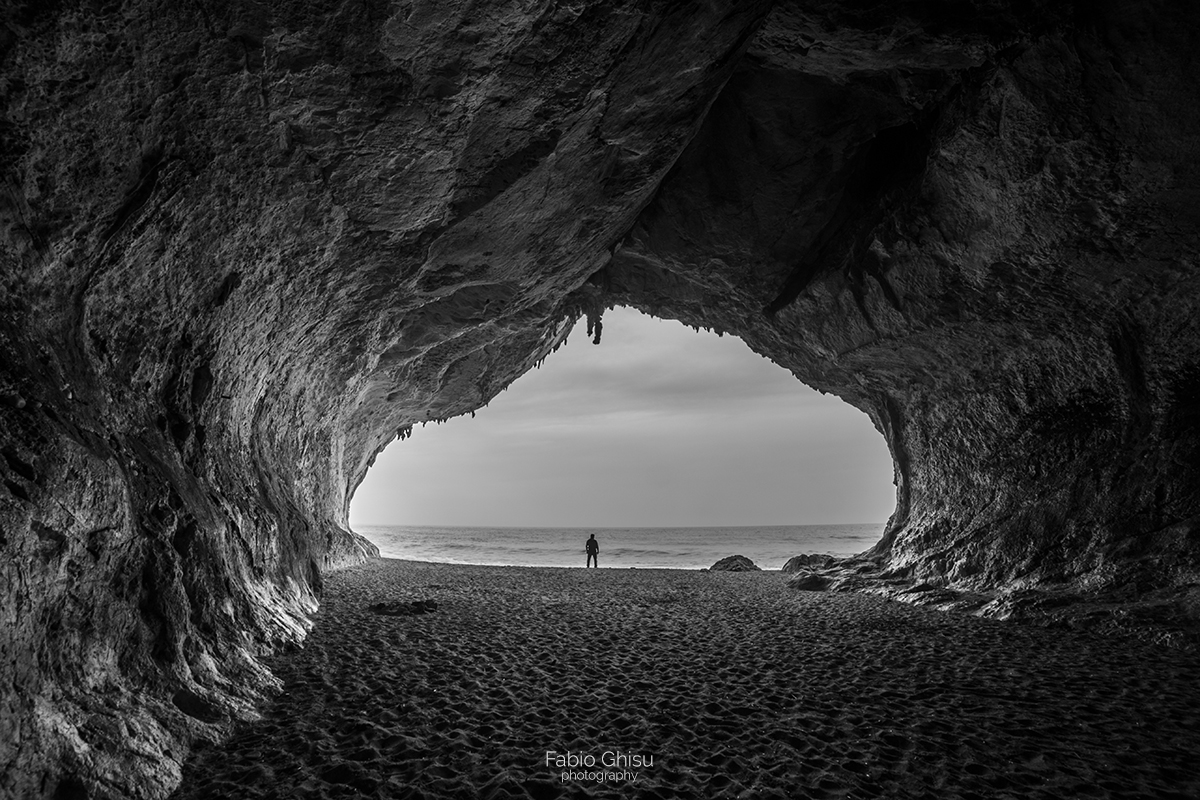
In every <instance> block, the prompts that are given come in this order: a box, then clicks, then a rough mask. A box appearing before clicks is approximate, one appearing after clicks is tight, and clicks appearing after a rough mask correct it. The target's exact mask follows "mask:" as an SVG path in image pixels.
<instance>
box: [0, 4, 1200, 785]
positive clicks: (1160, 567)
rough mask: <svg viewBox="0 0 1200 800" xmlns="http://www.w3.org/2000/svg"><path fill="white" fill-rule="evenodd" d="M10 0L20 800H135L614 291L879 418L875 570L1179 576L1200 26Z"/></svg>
mask: <svg viewBox="0 0 1200 800" xmlns="http://www.w3.org/2000/svg"><path fill="white" fill-rule="evenodd" d="M6 9H7V10H6V11H5V12H4V14H5V16H4V18H3V20H2V25H0V98H2V102H3V106H2V108H3V113H2V114H0V171H2V172H3V177H4V190H3V192H2V193H0V453H2V455H3V459H2V460H0V477H2V479H3V487H0V531H2V535H0V553H2V555H0V594H2V595H3V600H4V601H3V605H0V609H2V611H0V614H3V623H2V626H0V665H3V666H0V677H2V679H3V682H4V686H5V689H4V692H3V695H2V698H3V699H2V702H3V704H4V708H3V709H0V720H2V722H0V764H3V765H5V766H4V773H3V774H4V778H3V787H2V788H3V790H4V791H7V792H10V793H13V794H14V795H15V796H42V795H45V796H53V795H54V793H55V792H59V793H60V794H61V792H63V791H71V790H73V787H84V788H87V790H88V791H91V792H92V793H93V795H92V796H108V795H106V794H105V793H106V792H108V793H110V794H112V796H142V797H157V796H161V795H162V794H163V793H164V792H166V791H167V790H168V789H169V787H170V786H171V785H172V783H173V782H174V781H176V780H177V779H178V770H179V763H180V760H181V759H182V757H183V754H184V753H185V752H186V744H187V743H188V742H190V741H194V740H195V739H197V738H206V737H212V736H214V735H217V733H214V731H219V730H220V728H221V724H222V720H226V721H227V720H228V719H232V718H237V717H238V716H239V715H240V714H244V713H245V712H246V709H248V708H249V707H250V705H251V704H252V703H253V702H254V701H255V700H256V699H258V698H259V697H261V693H262V692H263V691H265V690H267V689H269V688H270V686H271V685H272V680H273V679H272V678H271V676H270V674H269V673H268V672H267V671H266V670H265V669H264V668H263V667H262V666H261V663H260V662H259V660H258V659H259V657H260V656H261V655H262V654H263V653H264V652H267V651H269V650H270V649H271V648H273V647H277V646H279V645H280V644H282V643H286V642H290V641H295V640H296V639H297V638H298V637H300V636H302V635H303V632H304V630H305V628H306V626H307V625H308V622H307V620H308V613H309V612H311V610H312V608H313V607H314V605H315V602H316V600H317V598H318V597H319V594H320V585H321V573H322V571H323V570H327V569H330V568H334V567H336V566H338V565H341V564H347V563H353V562H355V561H357V560H361V559H362V558H364V557H366V556H368V555H370V554H371V552H372V547H371V545H370V544H369V543H367V542H365V541H364V540H362V539H360V538H359V537H357V536H355V535H354V534H352V533H350V532H349V531H348V530H347V529H346V524H345V523H346V510H347V504H348V501H349V497H350V494H351V493H352V491H353V488H354V486H356V485H357V482H358V481H359V480H361V477H362V475H363V474H364V473H365V470H366V469H367V467H368V465H369V464H370V462H371V459H372V458H373V457H374V454H375V453H376V452H377V451H378V450H379V449H381V448H382V447H383V446H385V445H386V444H387V443H388V442H389V441H391V440H392V439H393V438H395V437H396V436H397V435H398V434H402V433H403V432H405V431H406V430H407V429H408V428H410V426H411V425H413V424H415V423H419V422H422V421H426V420H430V419H440V418H446V417H449V416H453V415H457V414H461V413H465V412H468V411H470V410H472V409H475V408H478V407H479V406H480V405H482V404H483V403H485V402H486V401H487V400H489V399H490V398H491V397H493V396H494V395H495V394H496V393H497V392H499V391H500V390H501V389H503V388H504V387H505V386H506V385H508V384H509V383H510V382H511V381H512V380H514V379H515V378H516V377H518V376H519V375H521V374H522V373H523V372H525V371H526V370H528V369H529V368H530V367H531V366H532V365H533V364H534V363H536V362H537V361H538V360H540V359H541V358H543V357H544V356H545V355H546V353H547V352H549V351H550V350H552V349H553V348H554V347H555V346H556V345H557V344H558V343H559V342H561V340H562V338H563V337H564V336H565V335H566V333H567V332H568V330H569V329H570V328H571V325H572V324H573V323H574V322H575V321H576V320H578V319H580V318H582V317H585V316H586V317H589V318H590V319H596V318H597V317H598V316H599V315H600V314H601V313H602V311H603V309H604V308H606V307H609V306H611V305H613V304H624V305H631V306H634V307H636V308H639V309H641V310H643V311H645V312H647V313H650V314H654V315H658V316H662V317H668V318H675V319H679V320H682V321H683V322H686V323H688V324H692V325H698V326H704V327H708V328H713V329H717V330H721V331H724V332H728V333H732V334H735V335H737V336H739V337H741V338H743V339H744V340H745V341H746V342H747V343H748V344H749V345H750V346H751V347H752V348H753V349H755V350H756V351H757V352H759V353H761V354H763V355H765V356H767V357H769V358H771V359H773V360H774V361H776V362H777V363H779V364H781V365H783V366H784V367H786V368H788V369H790V370H791V371H792V372H793V373H795V374H796V375H797V377H798V378H800V379H801V380H803V381H805V382H806V383H809V384H810V385H812V386H814V387H816V388H818V389H821V390H823V391H827V392H833V393H836V394H837V395H839V396H841V397H842V398H844V399H845V400H846V401H847V402H850V403H852V404H854V405H856V406H858V407H859V408H862V409H863V410H864V411H866V412H867V413H868V414H869V415H870V416H871V418H872V420H873V421H874V422H875V424H876V426H877V427H878V428H879V430H880V432H881V433H882V435H884V436H885V437H886V439H887V441H888V444H889V447H890V448H891V451H892V455H893V458H894V461H895V465H896V482H897V499H898V503H897V510H896V514H895V516H894V517H893V518H892V520H891V522H890V524H889V527H888V531H887V533H886V535H885V537H884V539H883V541H881V542H880V544H879V545H878V546H877V547H876V548H875V549H874V551H873V552H872V553H871V554H869V555H870V558H871V559H872V560H871V561H870V562H869V563H871V564H872V565H873V566H872V569H874V570H876V571H877V572H878V574H881V575H886V576H889V577H890V578H891V579H894V580H907V581H910V582H915V581H921V582H927V583H932V584H935V585H944V586H952V587H959V588H964V589H971V590H979V591H1000V590H1004V591H1011V590H1013V589H1016V588H1022V587H1029V586H1046V585H1070V586H1072V587H1075V588H1076V589H1078V590H1080V591H1091V592H1102V593H1109V594H1110V595H1113V596H1118V595H1121V596H1124V595H1137V594H1139V593H1145V592H1147V591H1167V590H1170V589H1172V588H1173V587H1183V586H1187V585H1189V584H1191V583H1195V582H1196V580H1197V578H1196V576H1197V550H1198V546H1197V539H1198V536H1200V534H1197V515H1198V514H1200V501H1198V499H1197V491H1196V486H1197V477H1198V467H1200V399H1198V394H1200V354H1198V352H1197V348H1198V346H1200V330H1198V326H1200V322H1197V320H1198V319H1200V315H1198V314H1197V313H1196V312H1197V306H1198V305H1200V304H1198V303H1197V296H1198V294H1197V278H1198V275H1200V270H1198V269H1197V250H1198V240H1197V230H1198V223H1200V196H1198V194H1200V190H1198V188H1197V187H1198V186H1200V181H1198V180H1197V178H1198V177H1200V176H1198V175H1197V170H1198V169H1200V167H1198V164H1200V161H1198V159H1197V153H1198V152H1200V147H1198V145H1200V141H1198V137H1200V103H1198V102H1197V99H1198V98H1197V87H1198V86H1200V66H1198V64H1197V61H1196V59H1195V56H1194V53H1195V52H1196V50H1197V46H1196V45H1197V38H1198V36H1197V33H1198V31H1200V25H1197V21H1198V20H1197V16H1198V15H1200V9H1198V8H1197V7H1196V6H1195V5H1194V4H1190V3H1186V2H1165V1H1164V2H1145V3H1137V4H1127V3H1117V2H1094V3H1093V2H1088V3H1084V2H1079V3H1075V4H1070V3H1052V2H1034V1H1032V0H1028V1H1026V2H1017V1H1016V0H1013V1H1012V2H1004V1H1003V0H972V1H971V2H899V3H874V2H861V1H858V0H841V1H840V2H832V1H824V2H822V1H821V0H816V1H814V2H807V3H778V4H774V3H767V2H743V3H732V4H715V5H707V6H699V5H692V4H677V3H667V2H663V3H656V2H625V3H623V2H616V1H615V0H614V1H613V2H590V3H584V2H580V3H553V2H547V3H527V4H509V3H500V2H439V3H419V2H417V3H413V2H408V3H403V2H394V3H389V2H377V1H375V0H369V1H368V2H360V1H359V0H355V2H345V3H341V2H334V1H333V0H330V1H329V2H318V1H317V0H310V1H309V2H291V3H283V4H275V3H266V2H244V3H223V2H216V1H213V0H204V1H203V2H200V1H198V2H195V3H190V4H177V3H170V2H165V0H164V1H162V2H157V1H156V0H129V1H128V2H124V3H116V2H99V1H97V2H67V1H64V2H61V3H49V4H48V3H40V2H30V3H24V4H21V3H17V4H15V5H14V4H11V3H10V4H9V5H8V6H6ZM114 719H119V720H123V722H122V723H121V725H115V723H113V722H112V720H114ZM134 728H136V729H137V730H138V731H139V733H138V734H137V745H136V746H134V745H133V744H132V743H131V741H132V740H131V739H130V737H131V736H133V734H131V733H129V731H130V730H132V729H134ZM56 787H58V788H56ZM62 787H66V789H63V788H62ZM61 796H68V795H61Z"/></svg>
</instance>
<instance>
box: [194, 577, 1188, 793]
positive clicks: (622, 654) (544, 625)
mask: <svg viewBox="0 0 1200 800" xmlns="http://www.w3.org/2000/svg"><path fill="white" fill-rule="evenodd" d="M786 579H787V576H786V575H782V574H780V573H777V572H759V573H712V572H701V571H682V570H628V569H622V570H617V569H600V570H584V569H557V568H518V567H471V566H458V565H449V564H429V563H419V562H406V561H395V560H378V561H374V562H372V563H369V564H367V565H364V566H362V567H356V568H353V569H348V570H344V571H341V572H337V573H334V574H331V575H329V576H328V581H327V587H326V596H325V598H324V601H323V604H322V607H321V611H320V613H319V615H318V617H317V620H316V626H315V628H314V630H313V631H312V633H311V635H310V636H309V638H308V640H307V642H306V643H305V646H304V648H303V649H302V650H298V651H296V652H294V653H290V654H287V655H283V656H279V657H277V658H275V659H274V660H272V662H271V666H272V668H273V669H274V670H275V671H276V674H277V675H279V677H280V678H281V679H282V680H283V681H284V685H285V688H284V691H283V693H282V694H281V695H279V696H278V697H277V698H276V699H275V701H274V702H273V703H271V704H269V705H268V706H266V707H264V708H263V709H262V712H263V719H262V720H261V721H260V722H256V723H252V724H247V725H245V726H243V727H242V728H240V729H239V730H238V732H236V733H235V735H234V736H233V737H232V738H230V739H229V740H227V741H226V742H224V743H222V744H220V745H217V746H210V747H207V748H205V749H203V750H200V751H198V752H196V753H195V754H194V755H193V757H192V758H191V760H190V761H189V762H188V764H187V765H186V767H185V770H184V781H183V785H182V786H181V787H180V789H179V790H178V792H177V793H176V794H175V795H174V797H176V798H180V800H183V799H184V798H189V799H191V798H212V797H239V798H335V797H339V798H340V797H370V798H422V797H429V798H440V797H450V798H457V797H464V798H475V797H478V798H514V797H532V798H546V797H559V796H563V797H576V796H586V797H647V798H666V797H752V798H770V797H779V798H785V797H801V798H842V797H848V798H876V797H888V798H890V797H896V798H939V799H940V798H981V799H982V798H989V799H990V798H1014V799H1015V798H1021V799H1022V800H1024V799H1025V798H1064V797H1112V798H1185V797H1191V798H1194V797H1197V796H1200V771H1197V770H1196V768H1195V758H1196V754H1197V753H1200V687H1198V686H1197V683H1196V676H1197V675H1198V674H1200V671H1198V670H1197V667H1198V666H1200V656H1197V655H1195V654H1192V653H1188V652H1183V651H1179V650H1173V649H1170V648H1165V647H1161V646H1154V645H1149V644H1143V643H1140V642H1137V641H1134V640H1132V639H1126V638H1116V637H1104V636H1100V635H1098V634H1094V633H1089V632H1086V631H1071V630H1051V629H1048V628H1042V627H1036V626H1030V625H1018V624H1010V623H1004V622H996V621H990V620H981V619H977V618H974V617H970V616H966V615H962V614H958V613H944V612H937V611H930V610H926V609H920V608H914V607H911V606H907V605H904V604H901V603H895V602H888V601H885V600H882V599H879V598H874V597H867V596H858V595H848V594H826V593H813V592H802V591H796V590H793V589H790V588H789V587H788V586H787V580H786ZM425 599H430V600H434V601H436V603H437V605H438V607H437V610H435V611H432V612H429V613H423V614H416V615H411V616H388V615H382V614H378V613H375V612H373V611H372V610H371V609H370V606H371V605H372V604H375V603H380V602H396V603H408V602H411V601H416V600H425ZM551 754H552V755H551ZM564 764H569V765H570V766H564Z"/></svg>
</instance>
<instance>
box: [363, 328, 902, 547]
mask: <svg viewBox="0 0 1200 800" xmlns="http://www.w3.org/2000/svg"><path fill="white" fill-rule="evenodd" d="M578 333H582V331H578V332H577V335H576V337H575V338H572V339H571V343H570V346H569V347H566V348H562V351H561V352H556V353H554V354H553V355H552V356H551V357H549V358H548V359H547V360H546V362H545V363H544V364H543V365H541V366H540V368H539V369H534V370H531V371H530V372H529V373H527V374H526V375H525V376H523V377H521V378H520V379H518V380H517V381H516V382H514V384H513V385H512V386H511V387H510V388H509V389H508V390H507V391H505V392H503V393H501V394H500V395H499V396H497V397H496V398H495V399H494V400H493V402H492V403H490V404H489V405H488V406H487V407H486V408H483V409H480V410H479V411H478V412H477V413H475V414H471V415H470V416H463V417H457V418H454V419H452V420H448V421H446V422H445V423H444V424H435V425H426V426H424V427H418V428H417V429H416V430H415V431H414V432H413V435H412V436H410V437H408V438H406V439H404V440H398V441H396V442H394V443H393V444H392V445H391V446H390V447H389V448H388V449H386V450H385V451H384V452H382V453H380V454H379V456H378V457H377V458H376V461H375V464H374V465H373V466H372V468H371V469H370V471H369V472H368V474H367V476H366V478H365V479H364V480H363V482H362V484H360V485H359V487H358V489H357V491H356V493H355V496H354V498H353V500H352V502H351V507H350V523H351V527H352V528H353V529H354V530H355V531H356V532H358V533H360V534H362V535H363V536H365V537H366V538H367V539H369V540H371V541H372V542H373V543H374V544H375V545H376V546H378V547H379V549H380V552H381V554H382V555H384V556H390V557H397V558H406V559H412V560H422V561H450V562H459V563H476V564H494V565H507V564H511V565H519V566H576V565H577V564H576V562H577V561H578V560H579V559H578V557H577V556H578V554H577V551H579V550H580V547H581V545H580V544H579V541H582V540H583V539H586V537H587V535H588V533H593V532H594V533H596V534H597V535H598V537H599V538H600V539H601V540H602V541H605V544H606V547H605V549H606V553H607V554H608V558H607V559H606V566H614V567H641V568H646V567H655V568H699V567H707V566H709V565H711V564H712V563H714V562H715V561H716V560H718V559H720V558H723V557H725V556H728V555H731V554H733V551H734V550H736V551H737V552H739V553H742V554H744V555H747V556H748V557H750V558H751V559H752V560H754V561H755V562H756V563H759V564H760V566H763V567H764V568H768V569H776V568H779V567H780V566H781V565H782V564H783V563H784V562H785V561H786V560H787V559H788V558H790V557H791V556H793V555H796V554H797V553H799V552H827V553H831V554H834V555H851V554H854V553H858V552H862V551H864V550H866V549H868V548H870V547H871V546H872V545H874V544H875V543H876V542H877V541H878V540H879V538H880V536H881V534H882V532H883V528H884V523H885V522H886V520H887V519H888V518H889V517H890V516H891V514H892V512H893V509H894V506H895V489H894V487H893V485H892V477H893V467H892V462H891V458H890V455H889V453H888V450H887V446H886V443H885V441H884V439H883V437H882V436H881V435H880V434H879V432H878V431H876V430H875V429H874V427H873V426H872V425H871V423H870V420H869V419H868V417H867V416H866V415H865V414H862V413H861V412H860V411H858V410H857V409H854V408H853V407H852V406H849V405H847V404H845V403H844V402H842V401H841V400H840V399H838V398H836V397H834V396H832V395H823V394H821V393H819V392H817V391H815V390H813V389H810V388H809V387H807V386H806V385H804V384H803V383H801V382H800V381H798V380H796V379H795V378H794V377H793V376H792V375H791V374H790V373H788V372H787V371H786V370H783V369H781V368H779V367H778V366H776V365H775V364H773V363H772V362H770V361H769V360H767V359H765V358H763V357H761V356H759V355H757V354H755V353H754V352H753V351H752V350H750V349H749V348H748V347H747V346H746V345H745V344H744V343H743V342H742V341H741V340H740V339H738V338H736V337H733V336H725V337H720V336H717V335H715V334H713V333H711V332H709V331H700V330H692V329H689V328H688V327H686V326H684V325H681V324H679V323H677V322H675V321H673V320H664V319H658V318H655V317H651V316H647V315H644V314H642V313H640V312H638V311H636V310H634V309H632V308H626V307H618V308H616V309H614V310H612V311H610V312H608V313H607V314H606V316H605V326H604V338H603V342H602V344H600V346H598V347H596V346H593V345H592V344H590V343H588V342H587V341H586V340H584V339H583V337H581V336H578ZM731 529H735V530H731ZM731 536H732V537H734V540H733V541H730V537H731ZM576 539H578V540H579V541H576Z"/></svg>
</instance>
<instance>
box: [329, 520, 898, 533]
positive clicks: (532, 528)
mask: <svg viewBox="0 0 1200 800" xmlns="http://www.w3.org/2000/svg"><path fill="white" fill-rule="evenodd" d="M850 525H887V520H881V521H872V520H869V521H866V522H861V521H860V522H798V523H794V522H780V523H769V524H768V523H761V524H759V523H749V524H743V525H699V524H697V525H442V524H429V523H419V522H363V523H359V524H358V525H349V528H350V530H352V531H355V530H356V529H357V528H359V527H362V528H456V529H462V530H528V531H587V530H609V531H645V530H664V531H678V530H688V529H691V528H830V527H839V526H850Z"/></svg>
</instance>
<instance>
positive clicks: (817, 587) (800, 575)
mask: <svg viewBox="0 0 1200 800" xmlns="http://www.w3.org/2000/svg"><path fill="white" fill-rule="evenodd" d="M832 584H833V578H830V577H829V576H828V575H819V574H817V573H815V572H813V571H811V570H807V569H804V570H800V571H799V572H797V573H796V574H795V575H794V576H792V578H791V580H789V581H788V586H790V587H792V588H793V589H802V590H804V591H806V592H823V591H825V590H826V589H828V588H829V587H830V585H832Z"/></svg>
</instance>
